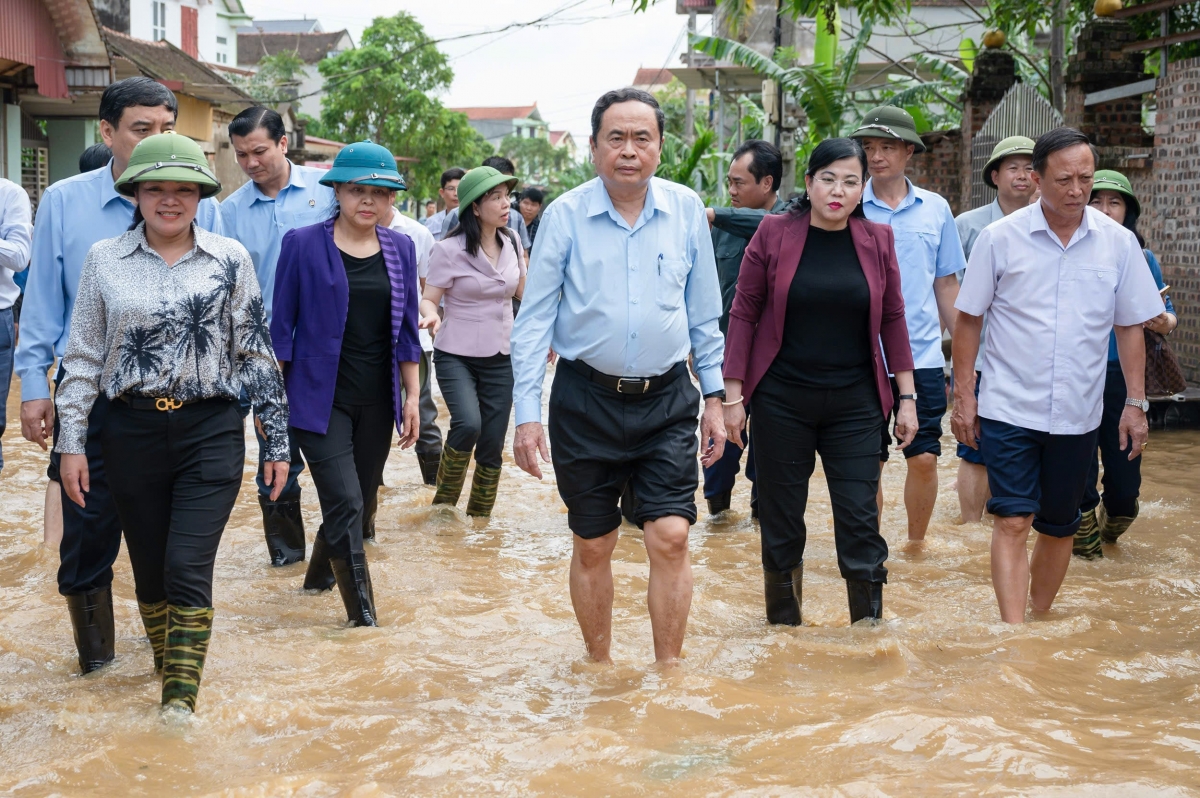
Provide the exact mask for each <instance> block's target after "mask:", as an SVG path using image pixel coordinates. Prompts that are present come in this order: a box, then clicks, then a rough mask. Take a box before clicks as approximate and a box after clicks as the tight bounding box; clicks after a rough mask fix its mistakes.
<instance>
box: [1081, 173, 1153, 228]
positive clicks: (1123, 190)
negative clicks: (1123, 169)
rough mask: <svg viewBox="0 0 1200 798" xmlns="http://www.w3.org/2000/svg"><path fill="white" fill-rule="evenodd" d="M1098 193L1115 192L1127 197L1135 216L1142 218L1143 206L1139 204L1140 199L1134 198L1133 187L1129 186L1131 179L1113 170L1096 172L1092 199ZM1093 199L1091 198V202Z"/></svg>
mask: <svg viewBox="0 0 1200 798" xmlns="http://www.w3.org/2000/svg"><path fill="white" fill-rule="evenodd" d="M1097 191H1115V192H1117V193H1118V194H1121V195H1122V196H1124V197H1125V203H1126V204H1127V205H1129V207H1130V209H1132V210H1133V212H1134V213H1135V214H1137V215H1138V216H1141V214H1142V204H1141V203H1140V202H1138V198H1137V197H1136V196H1134V193H1133V186H1131V185H1130V184H1129V178H1128V177H1126V176H1125V175H1123V174H1121V173H1120V172H1117V171H1115V170H1113V169H1101V170H1099V171H1098V172H1096V174H1095V176H1094V177H1093V178H1092V195H1091V196H1092V197H1094V196H1096V192H1097ZM1090 199H1091V198H1090V197H1089V200H1090Z"/></svg>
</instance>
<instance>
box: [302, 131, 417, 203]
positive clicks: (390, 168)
mask: <svg viewBox="0 0 1200 798" xmlns="http://www.w3.org/2000/svg"><path fill="white" fill-rule="evenodd" d="M335 183H354V184H356V185H360V186H379V187H380V188H390V189H392V190H393V191H404V190H405V189H406V188H407V186H406V185H405V184H404V178H403V177H401V176H400V173H399V172H397V171H396V159H395V158H394V157H393V156H392V153H391V152H389V151H388V148H387V147H383V146H380V145H379V144H376V143H375V142H373V141H356V142H354V143H353V144H347V145H346V146H345V147H342V149H341V151H340V152H339V153H338V154H337V157H336V158H334V159H333V166H332V167H331V168H330V169H329V171H328V172H326V173H325V176H324V177H322V178H321V185H324V186H332V185H334V184H335Z"/></svg>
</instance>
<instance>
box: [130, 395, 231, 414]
mask: <svg viewBox="0 0 1200 798" xmlns="http://www.w3.org/2000/svg"><path fill="white" fill-rule="evenodd" d="M117 401H119V402H124V403H125V404H127V405H129V406H130V407H132V408H133V409H134V410H158V411H160V412H163V413H166V412H167V411H170V410H178V409H179V408H181V407H187V406H188V405H196V404H200V403H202V402H232V401H233V400H232V399H217V398H211V399H171V398H168V397H165V396H159V397H152V396H118V397H117Z"/></svg>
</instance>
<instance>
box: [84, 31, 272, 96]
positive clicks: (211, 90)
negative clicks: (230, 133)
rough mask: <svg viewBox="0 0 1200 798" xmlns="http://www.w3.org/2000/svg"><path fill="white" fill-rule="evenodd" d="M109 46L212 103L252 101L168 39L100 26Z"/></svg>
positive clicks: (151, 73)
mask: <svg viewBox="0 0 1200 798" xmlns="http://www.w3.org/2000/svg"><path fill="white" fill-rule="evenodd" d="M101 30H102V32H103V34H104V39H105V41H106V42H107V43H108V49H109V51H110V52H112V54H113V55H114V56H116V57H120V58H124V59H125V60H127V61H129V62H131V63H132V64H133V65H134V66H135V67H137V69H138V71H139V72H141V73H142V74H143V75H146V76H147V77H151V78H154V79H155V80H157V81H161V82H162V83H164V84H167V85H170V84H175V85H174V86H171V88H172V89H173V90H175V91H178V92H180V93H182V94H186V95H188V96H189V97H195V98H197V99H199V100H205V101H207V102H210V103H213V104H215V105H222V104H224V103H252V102H254V100H253V99H252V98H251V97H250V96H249V95H247V94H246V93H245V92H243V91H242V90H241V89H239V88H238V87H237V86H235V85H233V84H232V83H230V82H229V81H228V80H226V79H225V78H224V77H222V76H221V75H219V74H218V73H217V72H215V71H213V70H212V69H210V68H209V67H208V66H206V65H204V64H202V63H200V62H199V61H197V60H196V59H195V58H192V57H191V56H190V55H188V54H187V53H185V52H184V51H183V50H180V49H179V48H178V47H176V46H175V45H173V44H171V43H170V42H168V41H158V42H148V41H146V40H145V39H135V38H133V37H132V36H128V35H126V34H124V33H118V32H117V31H115V30H112V29H111V28H102V29H101Z"/></svg>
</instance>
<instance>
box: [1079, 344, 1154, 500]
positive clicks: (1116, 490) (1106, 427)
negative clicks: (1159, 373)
mask: <svg viewBox="0 0 1200 798" xmlns="http://www.w3.org/2000/svg"><path fill="white" fill-rule="evenodd" d="M1125 395H1126V394H1125V375H1124V374H1123V373H1122V372H1121V364H1120V363H1113V362H1110V363H1109V364H1108V373H1107V374H1106V375H1105V379H1104V411H1103V413H1102V415H1101V416H1100V439H1099V444H1100V460H1102V461H1103V462H1104V480H1103V483H1104V509H1105V511H1106V512H1107V513H1108V514H1109V515H1110V516H1124V517H1126V518H1128V517H1130V516H1132V515H1134V513H1135V512H1136V510H1137V499H1138V496H1139V495H1140V494H1141V491H1142V458H1141V455H1138V456H1137V457H1136V458H1134V459H1133V460H1130V459H1129V449H1128V448H1126V449H1125V450H1124V451H1122V450H1121V433H1120V424H1121V414H1122V413H1123V412H1125ZM1132 445H1133V444H1132V443H1131V444H1130V446H1132ZM1099 479H1100V462H1099V461H1098V460H1097V459H1096V457H1095V456H1094V455H1093V456H1092V464H1091V469H1090V470H1089V471H1088V477H1087V486H1086V487H1085V488H1084V491H1083V504H1082V505H1081V506H1080V508H1079V509H1080V510H1081V511H1082V512H1085V513H1086V512H1087V511H1088V510H1094V509H1096V506H1097V505H1099V504H1100V492H1099V490H1097V488H1096V482H1097V481H1098V480H1099Z"/></svg>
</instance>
